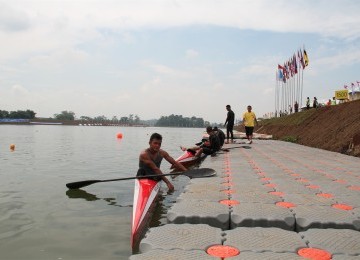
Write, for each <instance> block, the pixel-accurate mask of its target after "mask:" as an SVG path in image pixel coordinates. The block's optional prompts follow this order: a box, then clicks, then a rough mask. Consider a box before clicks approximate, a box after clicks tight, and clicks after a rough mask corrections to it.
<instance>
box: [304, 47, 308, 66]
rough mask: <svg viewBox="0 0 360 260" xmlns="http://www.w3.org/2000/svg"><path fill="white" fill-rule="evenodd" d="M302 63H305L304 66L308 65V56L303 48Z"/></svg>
mask: <svg viewBox="0 0 360 260" xmlns="http://www.w3.org/2000/svg"><path fill="white" fill-rule="evenodd" d="M304 63H305V67H307V66H309V57H308V55H307V53H306V50H305V49H304Z"/></svg>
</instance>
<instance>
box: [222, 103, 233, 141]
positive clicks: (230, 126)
mask: <svg viewBox="0 0 360 260" xmlns="http://www.w3.org/2000/svg"><path fill="white" fill-rule="evenodd" d="M226 110H227V111H228V113H227V117H226V121H225V124H224V126H226V143H227V144H228V143H229V135H231V142H233V141H234V133H233V128H234V122H235V113H234V112H233V111H232V110H231V106H230V105H226ZM226 124H227V125H226Z"/></svg>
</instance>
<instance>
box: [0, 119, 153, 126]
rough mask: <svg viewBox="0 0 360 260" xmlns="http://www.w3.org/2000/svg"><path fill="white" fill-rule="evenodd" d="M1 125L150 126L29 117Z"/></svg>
mask: <svg viewBox="0 0 360 260" xmlns="http://www.w3.org/2000/svg"><path fill="white" fill-rule="evenodd" d="M0 125H76V126H122V127H148V125H144V124H119V123H113V122H91V121H90V122H87V121H84V120H56V119H52V120H49V119H28V120H24V119H22V120H21V121H20V120H19V121H18V122H17V121H15V120H14V121H8V122H1V121H0Z"/></svg>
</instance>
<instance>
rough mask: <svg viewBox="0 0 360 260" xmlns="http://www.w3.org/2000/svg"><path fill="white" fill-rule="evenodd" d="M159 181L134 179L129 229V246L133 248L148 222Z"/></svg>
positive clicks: (157, 191) (158, 188)
mask: <svg viewBox="0 0 360 260" xmlns="http://www.w3.org/2000/svg"><path fill="white" fill-rule="evenodd" d="M160 185H161V181H154V180H152V179H136V180H135V189H134V203H133V218H132V229H131V246H132V247H134V246H135V245H136V244H137V242H139V238H140V237H141V235H142V234H143V232H144V227H146V224H147V223H148V221H149V218H150V216H151V213H152V211H153V207H154V206H155V204H156V203H155V202H156V198H157V196H158V193H159V190H160Z"/></svg>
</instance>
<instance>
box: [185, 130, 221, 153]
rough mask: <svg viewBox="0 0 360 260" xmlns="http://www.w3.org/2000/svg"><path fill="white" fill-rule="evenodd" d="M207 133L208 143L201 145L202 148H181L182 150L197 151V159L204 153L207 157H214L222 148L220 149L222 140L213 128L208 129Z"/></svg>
mask: <svg viewBox="0 0 360 260" xmlns="http://www.w3.org/2000/svg"><path fill="white" fill-rule="evenodd" d="M206 132H207V133H208V135H209V141H208V142H205V143H203V144H201V145H200V146H194V147H191V148H186V147H184V146H180V148H181V150H183V151H186V150H188V151H189V150H192V151H195V156H196V157H200V156H201V154H202V153H204V154H206V155H214V154H215V153H216V152H217V151H219V150H220V148H221V147H220V139H219V137H218V135H217V134H216V133H215V131H214V130H213V128H212V127H211V126H208V127H206Z"/></svg>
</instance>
